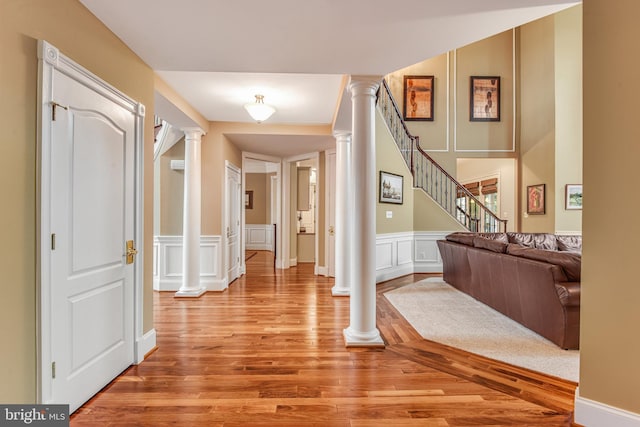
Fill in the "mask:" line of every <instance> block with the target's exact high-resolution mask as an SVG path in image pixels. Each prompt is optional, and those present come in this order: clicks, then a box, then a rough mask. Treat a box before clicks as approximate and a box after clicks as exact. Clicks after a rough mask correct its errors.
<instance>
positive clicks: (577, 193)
mask: <svg viewBox="0 0 640 427" xmlns="http://www.w3.org/2000/svg"><path fill="white" fill-rule="evenodd" d="M564 200H565V206H564V208H565V209H569V210H571V209H574V210H579V209H582V184H567V185H566V187H565V193H564Z"/></svg>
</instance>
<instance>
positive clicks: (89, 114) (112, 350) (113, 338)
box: [42, 70, 136, 411]
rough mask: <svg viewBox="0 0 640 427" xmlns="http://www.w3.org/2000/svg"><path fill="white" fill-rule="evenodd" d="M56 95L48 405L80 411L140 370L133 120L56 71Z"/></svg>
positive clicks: (91, 90) (54, 76)
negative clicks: (134, 367) (135, 367)
mask: <svg viewBox="0 0 640 427" xmlns="http://www.w3.org/2000/svg"><path fill="white" fill-rule="evenodd" d="M52 87H53V93H52V95H53V100H54V101H55V103H56V105H53V104H52V105H51V108H52V110H53V111H52V119H54V118H55V120H52V123H51V148H50V150H51V164H50V167H49V168H50V172H51V175H50V177H43V178H42V179H43V180H46V179H49V178H50V188H51V191H50V200H48V203H49V205H50V209H51V211H50V212H51V215H50V229H51V232H52V235H51V248H50V251H49V257H50V286H51V292H50V294H51V299H50V301H51V306H50V307H49V310H50V312H51V319H52V324H51V358H52V362H53V363H52V372H51V375H52V378H53V380H52V396H53V400H54V401H55V402H56V403H69V404H70V409H71V411H74V410H75V409H77V408H78V407H79V406H80V405H82V403H84V402H85V401H87V400H88V399H89V398H91V397H92V396H93V395H94V394H95V393H97V392H98V391H99V390H100V389H101V388H103V387H104V386H105V385H106V384H108V383H109V382H110V381H111V380H112V379H114V378H115V377H116V376H117V375H118V374H120V373H121V372H122V371H123V370H124V369H126V368H127V367H128V366H130V365H131V364H132V363H134V267H133V264H128V263H127V258H128V257H127V249H126V248H127V244H126V242H127V241H133V239H134V232H135V229H134V228H135V217H134V215H135V211H134V208H135V191H134V189H135V143H136V136H135V134H136V120H135V116H134V114H133V113H132V112H130V111H128V110H127V109H125V108H123V107H122V106H120V105H119V104H117V103H115V102H114V101H112V100H111V99H108V98H106V97H104V96H103V95H102V94H100V93H99V92H97V91H94V90H93V89H92V88H91V87H89V86H87V85H84V84H82V83H79V82H78V81H77V80H74V79H73V78H71V77H69V76H68V75H66V74H64V73H62V72H60V71H58V70H55V71H54V75H53V84H52ZM46 202H47V201H44V202H43V203H46ZM131 244H132V247H133V245H134V244H135V243H134V242H132V243H131ZM131 254H132V256H131V257H130V258H131V260H133V250H132V251H131Z"/></svg>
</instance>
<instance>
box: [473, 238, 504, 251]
mask: <svg viewBox="0 0 640 427" xmlns="http://www.w3.org/2000/svg"><path fill="white" fill-rule="evenodd" d="M508 245H509V244H508V243H504V242H501V241H500V240H495V239H487V238H485V237H479V236H477V237H475V238H474V239H473V246H474V247H476V248H479V249H487V250H490V251H491V252H498V253H501V254H503V253H505V252H507V246H508Z"/></svg>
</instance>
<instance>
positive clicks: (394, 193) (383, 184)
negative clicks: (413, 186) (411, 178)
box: [379, 171, 404, 205]
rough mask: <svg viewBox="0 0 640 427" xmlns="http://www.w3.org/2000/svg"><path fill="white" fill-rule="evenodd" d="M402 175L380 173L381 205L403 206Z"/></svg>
mask: <svg viewBox="0 0 640 427" xmlns="http://www.w3.org/2000/svg"><path fill="white" fill-rule="evenodd" d="M403 179H404V177H403V176H402V175H396V174H394V173H389V172H383V171H380V199H379V200H380V203H395V204H398V205H401V204H402V184H403V182H402V180H403Z"/></svg>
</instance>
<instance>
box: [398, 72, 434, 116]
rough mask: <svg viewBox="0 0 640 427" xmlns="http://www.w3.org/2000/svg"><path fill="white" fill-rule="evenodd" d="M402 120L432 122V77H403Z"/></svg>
mask: <svg viewBox="0 0 640 427" xmlns="http://www.w3.org/2000/svg"><path fill="white" fill-rule="evenodd" d="M404 119H405V120H409V121H411V120H413V121H418V120H423V121H433V76H404Z"/></svg>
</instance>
